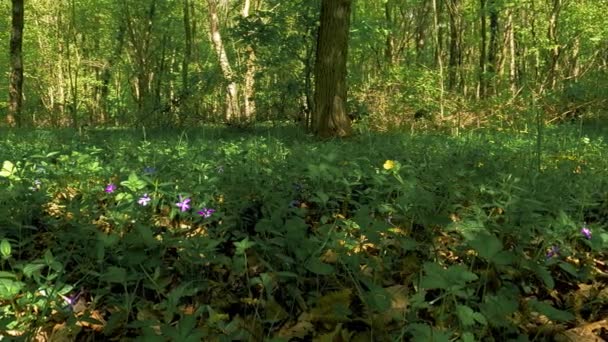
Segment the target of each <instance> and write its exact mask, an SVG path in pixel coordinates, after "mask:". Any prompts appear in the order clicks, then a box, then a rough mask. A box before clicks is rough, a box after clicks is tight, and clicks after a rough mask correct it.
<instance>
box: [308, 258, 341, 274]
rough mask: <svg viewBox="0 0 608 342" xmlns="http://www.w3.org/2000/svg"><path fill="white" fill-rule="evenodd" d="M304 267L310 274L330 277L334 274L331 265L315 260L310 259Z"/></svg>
mask: <svg viewBox="0 0 608 342" xmlns="http://www.w3.org/2000/svg"><path fill="white" fill-rule="evenodd" d="M305 267H306V269H307V270H309V271H310V272H312V273H314V274H318V275H330V274H332V273H334V272H335V270H334V267H333V266H332V265H329V264H326V263H324V262H321V260H319V259H317V258H310V259H309V260H308V262H307V263H306V266H305Z"/></svg>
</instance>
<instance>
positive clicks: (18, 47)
mask: <svg viewBox="0 0 608 342" xmlns="http://www.w3.org/2000/svg"><path fill="white" fill-rule="evenodd" d="M12 4H13V7H12V24H11V25H12V27H11V41H10V60H11V72H10V83H9V88H8V95H9V101H8V115H7V116H6V121H7V123H8V124H9V126H15V125H17V126H21V124H22V117H21V114H22V106H23V54H22V46H23V18H24V13H23V12H24V8H23V0H12Z"/></svg>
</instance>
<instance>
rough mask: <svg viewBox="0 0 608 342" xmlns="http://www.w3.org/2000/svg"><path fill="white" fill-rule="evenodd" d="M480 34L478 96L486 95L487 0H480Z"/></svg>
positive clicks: (483, 96)
mask: <svg viewBox="0 0 608 342" xmlns="http://www.w3.org/2000/svg"><path fill="white" fill-rule="evenodd" d="M479 19H480V25H481V27H480V35H481V39H480V41H479V85H478V87H477V98H485V97H486V0H479Z"/></svg>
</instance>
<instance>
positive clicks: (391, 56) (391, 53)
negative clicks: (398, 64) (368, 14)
mask: <svg viewBox="0 0 608 342" xmlns="http://www.w3.org/2000/svg"><path fill="white" fill-rule="evenodd" d="M384 17H385V20H386V24H387V25H388V26H389V29H388V30H387V34H386V43H385V48H384V58H385V59H386V63H387V64H388V65H389V66H391V65H393V63H394V62H395V36H394V33H393V26H394V18H393V6H392V2H391V1H390V0H387V1H385V3H384Z"/></svg>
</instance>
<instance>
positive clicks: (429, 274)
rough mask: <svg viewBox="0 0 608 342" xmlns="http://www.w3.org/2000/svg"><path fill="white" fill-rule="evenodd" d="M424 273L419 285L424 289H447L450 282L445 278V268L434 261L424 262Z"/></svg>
mask: <svg viewBox="0 0 608 342" xmlns="http://www.w3.org/2000/svg"><path fill="white" fill-rule="evenodd" d="M423 268H424V275H423V276H422V279H420V286H421V287H422V288H425V289H447V288H448V287H449V286H450V284H449V283H448V282H447V281H446V279H445V272H446V270H445V269H444V268H442V267H441V266H439V264H437V263H434V262H427V263H424V266H423Z"/></svg>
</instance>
